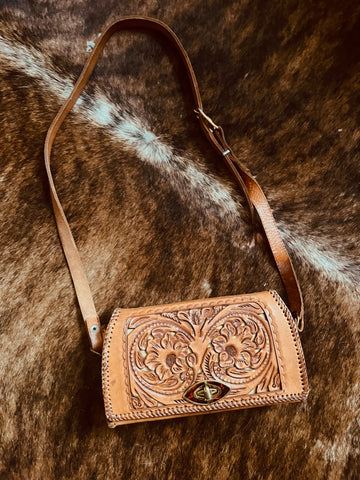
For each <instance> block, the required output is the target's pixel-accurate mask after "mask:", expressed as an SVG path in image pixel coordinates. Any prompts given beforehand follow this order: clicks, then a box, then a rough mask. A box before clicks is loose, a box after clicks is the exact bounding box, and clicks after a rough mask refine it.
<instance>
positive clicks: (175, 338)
mask: <svg viewBox="0 0 360 480" xmlns="http://www.w3.org/2000/svg"><path fill="white" fill-rule="evenodd" d="M195 363H196V357H195V355H194V353H192V352H189V347H188V345H187V343H185V341H184V339H183V338H182V335H181V334H179V333H176V332H166V331H165V332H163V335H159V336H157V337H154V338H153V339H152V340H150V341H149V343H148V346H147V349H146V357H145V360H144V364H145V366H146V367H147V368H148V369H149V370H150V371H152V372H154V373H155V374H156V375H157V377H158V378H159V380H161V381H162V380H166V379H168V378H170V377H171V376H172V375H178V376H179V377H180V379H181V380H185V379H186V377H187V374H188V370H189V367H192V366H194V365H195Z"/></svg>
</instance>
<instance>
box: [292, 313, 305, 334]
mask: <svg viewBox="0 0 360 480" xmlns="http://www.w3.org/2000/svg"><path fill="white" fill-rule="evenodd" d="M294 320H295V323H296V326H297V329H298V332H302V331H303V330H304V326H305V322H304V317H303V316H302V315H299V314H298V313H297V314H296V315H295V318H294Z"/></svg>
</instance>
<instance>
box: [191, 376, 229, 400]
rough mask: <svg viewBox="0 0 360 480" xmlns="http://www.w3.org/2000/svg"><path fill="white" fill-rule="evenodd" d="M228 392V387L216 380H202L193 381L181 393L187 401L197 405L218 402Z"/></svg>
mask: <svg viewBox="0 0 360 480" xmlns="http://www.w3.org/2000/svg"><path fill="white" fill-rule="evenodd" d="M229 392H230V387H228V386H227V385H225V384H224V383H221V382H218V381H216V380H204V381H203V382H198V383H194V384H193V385H191V386H190V387H189V388H188V389H187V390H186V392H185V393H184V395H183V398H184V399H185V400H187V401H188V402H191V403H195V404H197V405H210V404H211V403H215V402H218V401H219V400H220V399H222V398H224V397H225V395H227V394H228V393H229Z"/></svg>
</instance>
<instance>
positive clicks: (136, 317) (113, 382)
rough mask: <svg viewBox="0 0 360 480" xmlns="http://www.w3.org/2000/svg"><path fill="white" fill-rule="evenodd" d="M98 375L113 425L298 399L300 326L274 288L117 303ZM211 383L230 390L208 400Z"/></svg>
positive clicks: (303, 387) (301, 389)
mask: <svg viewBox="0 0 360 480" xmlns="http://www.w3.org/2000/svg"><path fill="white" fill-rule="evenodd" d="M102 379H103V396H104V402H105V412H106V417H107V421H108V424H109V426H110V427H115V426H117V425H122V424H126V423H133V422H141V421H149V420H159V419H163V418H168V417H169V416H171V417H174V416H175V417H182V416H185V415H186V416H187V415H197V414H202V413H211V412H217V411H222V410H232V409H238V408H249V407H255V406H265V405H272V404H279V403H285V402H298V401H301V400H304V399H305V398H306V397H307V395H308V390H309V389H308V381H307V374H306V367H305V360H304V355H303V351H302V348H301V343H300V338H299V334H298V331H297V327H296V325H295V322H294V319H293V317H292V316H291V314H290V312H289V311H288V309H287V307H286V305H285V304H284V303H283V301H282V300H281V298H280V297H279V295H278V294H277V293H276V292H262V293H256V294H250V295H238V296H228V297H220V298H208V299H203V300H193V301H186V302H179V303H174V304H170V305H157V306H153V307H141V308H132V309H118V310H116V311H115V312H114V314H113V316H112V318H111V320H110V323H109V325H108V328H107V330H106V334H105V341H104V348H103V354H102ZM211 382H213V384H214V385H215V393H214V395H216V388H217V387H218V386H219V385H221V388H219V390H218V391H220V392H221V389H225V388H226V391H228V390H229V388H230V391H228V393H226V394H225V396H223V397H221V394H220V399H219V400H217V401H216V400H214V401H213V400H212V397H211V396H210V397H208V399H209V398H210V401H209V400H206V399H205V398H204V393H203V391H204V383H206V384H208V385H209V387H210V388H213V385H212V384H211ZM199 385H200V387H201V388H200V392H197V394H198V395H199V394H200V399H199V398H197V399H196V401H197V402H199V401H200V402H201V404H199V403H193V401H194V399H193V397H194V392H196V391H197V389H198V386H199ZM187 391H190V392H192V393H191V395H192V400H191V398H188V397H186V396H185V397H184V393H185V392H187ZM189 397H190V395H189Z"/></svg>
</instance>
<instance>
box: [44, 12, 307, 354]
mask: <svg viewBox="0 0 360 480" xmlns="http://www.w3.org/2000/svg"><path fill="white" fill-rule="evenodd" d="M128 29H147V30H151V31H155V32H159V33H161V34H162V35H163V36H165V38H167V39H168V40H169V41H170V43H171V45H172V46H173V47H174V48H175V50H176V53H177V54H178V55H179V57H180V60H181V62H182V64H183V65H184V67H185V71H186V74H187V78H188V80H189V82H190V86H191V91H192V95H193V100H194V106H195V112H196V115H197V116H198V118H199V121H200V125H201V127H202V129H203V131H204V133H205V135H206V137H207V138H208V140H209V141H210V143H211V144H212V145H213V147H214V148H215V149H216V150H217V151H218V152H219V153H220V154H221V155H222V156H223V157H224V159H225V161H226V163H227V165H228V166H229V168H230V170H231V172H232V173H233V174H234V176H235V178H236V180H237V182H238V184H239V186H240V187H241V189H242V191H243V193H244V196H245V198H246V200H247V202H248V205H249V208H250V212H251V215H252V216H253V207H255V209H256V211H257V213H258V215H259V217H260V220H261V222H262V224H263V227H264V230H265V233H266V236H267V239H268V241H269V245H270V248H271V251H272V253H273V256H274V259H275V262H276V265H277V267H278V270H279V273H280V276H281V279H282V281H283V283H284V286H285V289H286V292H287V296H288V300H289V305H290V310H291V312H292V314H293V315H294V318H297V319H298V325H299V329H302V326H303V320H302V319H303V301H302V295H301V291H300V287H299V284H298V281H297V278H296V274H295V272H294V269H293V266H292V264H291V261H290V258H289V255H288V253H287V251H286V249H285V246H284V244H283V242H282V240H281V238H280V234H279V232H278V229H277V227H276V224H275V221H274V218H273V216H272V213H271V210H270V207H269V204H268V202H267V200H266V197H265V195H264V193H263V192H262V190H261V188H260V186H259V184H258V183H257V181H256V180H255V179H254V177H253V176H252V175H251V173H250V172H249V170H247V168H246V167H245V166H244V165H242V163H241V162H240V161H239V160H238V159H237V158H236V156H235V155H234V153H233V152H232V150H231V148H230V147H229V145H228V144H227V142H226V140H225V137H224V133H223V131H222V129H221V127H219V126H217V125H215V124H214V122H213V121H212V120H211V119H210V118H209V117H208V116H207V115H205V113H204V112H203V107H202V102H201V97H200V92H199V87H198V84H197V81H196V77H195V74H194V71H193V68H192V66H191V63H190V59H189V57H188V55H187V53H186V51H185V50H184V48H183V46H182V45H181V43H180V41H179V39H178V38H177V36H176V35H175V34H174V32H173V31H172V30H171V29H170V28H169V27H168V26H167V25H166V24H164V23H163V22H161V21H159V20H156V19H151V18H147V17H123V18H121V19H120V20H117V21H116V22H114V23H112V24H110V25H109V26H108V27H107V28H106V29H105V31H104V32H103V33H102V34H101V36H100V37H99V38H98V39H97V42H96V44H95V47H94V49H93V50H92V52H91V54H90V56H89V57H88V59H87V61H86V63H85V65H84V68H83V70H82V72H81V74H80V76H79V78H78V80H77V82H76V84H75V86H74V88H73V90H72V92H71V94H70V96H69V98H68V99H67V100H66V102H65V104H64V105H63V106H62V107H61V108H60V110H59V112H58V114H57V115H56V117H55V118H54V120H53V121H52V123H51V125H50V127H49V130H48V132H47V135H46V140H45V146H44V157H45V168H46V173H47V176H48V180H49V185H50V195H51V201H52V205H53V209H54V214H55V220H56V224H57V228H58V231H59V237H60V240H61V243H62V246H63V250H64V254H65V257H66V260H67V263H68V266H69V270H70V273H71V276H72V279H73V283H74V287H75V291H76V295H77V298H78V301H79V305H80V310H81V313H82V316H83V318H84V321H85V324H86V326H87V330H88V335H89V339H90V343H91V348H92V350H94V351H95V352H97V353H100V352H101V349H102V332H101V327H100V321H99V317H98V315H97V313H96V309H95V305H94V301H93V297H92V295H91V291H90V286H89V282H88V279H87V276H86V273H85V270H84V267H83V264H82V261H81V258H80V255H79V251H78V249H77V247H76V244H75V241H74V238H73V235H72V232H71V229H70V226H69V223H68V221H67V219H66V216H65V213H64V210H63V208H62V205H61V203H60V200H59V197H58V195H57V193H56V188H55V185H54V181H53V177H52V173H51V169H50V155H51V148H52V145H53V142H54V139H55V136H56V133H57V131H58V130H59V128H60V126H61V124H62V123H63V121H64V120H65V117H66V116H67V114H68V113H69V112H70V110H71V109H72V107H73V106H74V105H75V103H76V101H77V99H78V98H79V96H80V94H81V92H82V90H83V89H84V87H85V85H86V83H87V81H88V80H89V78H90V75H91V73H92V71H93V70H94V67H95V65H96V62H97V60H98V58H99V56H100V53H101V52H102V50H103V48H104V46H105V44H106V43H107V41H108V40H109V39H110V37H111V36H112V35H113V34H114V33H115V32H118V31H119V30H128Z"/></svg>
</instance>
